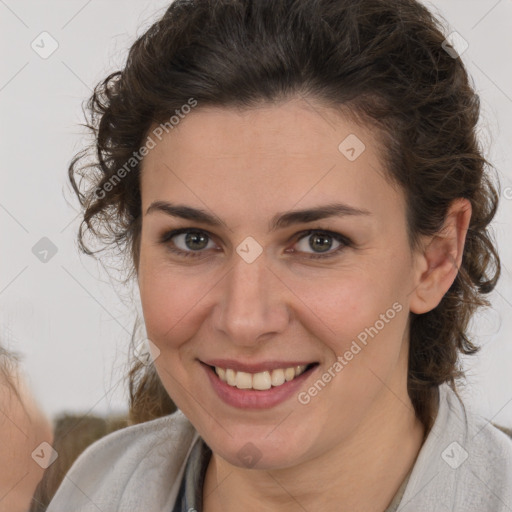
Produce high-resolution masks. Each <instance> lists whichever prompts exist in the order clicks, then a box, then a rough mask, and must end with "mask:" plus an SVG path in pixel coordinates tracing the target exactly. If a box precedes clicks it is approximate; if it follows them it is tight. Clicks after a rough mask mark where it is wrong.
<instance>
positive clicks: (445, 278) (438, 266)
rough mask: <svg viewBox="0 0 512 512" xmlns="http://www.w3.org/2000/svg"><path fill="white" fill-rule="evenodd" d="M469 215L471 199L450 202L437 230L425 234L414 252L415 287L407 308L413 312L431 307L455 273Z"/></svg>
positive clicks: (452, 279) (436, 303)
mask: <svg viewBox="0 0 512 512" xmlns="http://www.w3.org/2000/svg"><path fill="white" fill-rule="evenodd" d="M470 219H471V203H470V202H469V200H467V199H463V198H459V199H456V200H455V201H453V202H452V204H451V205H450V208H449V209H448V212H447V214H446V218H445V221H444V224H443V227H442V228H441V230H440V231H439V232H438V233H436V234H435V235H433V236H431V237H428V238H426V239H425V240H424V241H423V243H422V248H421V249H419V252H417V254H416V258H417V266H416V269H417V270H416V277H415V284H416V287H415V288H414V290H413V291H412V292H411V297H410V310H411V312H413V313H416V314H422V313H426V312H428V311H431V310H432V309H434V308H435V307H436V306H437V305H438V304H439V303H440V302H441V299H442V298H443V296H444V295H445V293H446V292H447V291H448V290H449V288H450V286H451V285H452V283H453V281H455V278H456V277H457V273H458V271H459V268H460V265H461V262H462V253H463V251H464V243H465V241H466V233H467V231H468V227H469V221H470Z"/></svg>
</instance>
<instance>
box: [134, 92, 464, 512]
mask: <svg viewBox="0 0 512 512" xmlns="http://www.w3.org/2000/svg"><path fill="white" fill-rule="evenodd" d="M350 134H355V135H356V136H357V137H358V138H359V139H360V140H361V141H363V142H364V144H365V146H366V149H365V151H364V152H363V153H362V154H361V155H360V156H359V157H358V158H357V159H356V160H355V161H349V160H348V159H347V158H346V157H345V156H344V155H343V154H342V153H341V152H340V151H339V150H338V145H339V144H340V142H341V141H343V140H344V139H345V138H346V137H347V136H348V135H350ZM141 194H142V210H143V221H142V232H141V239H140V259H139V262H138V281H139V287H140V294H141V301H142V307H143V313H144V318H145V323H146V328H147V332H148V338H149V339H150V340H151V341H152V342H153V343H154V344H155V345H156V346H157V347H158V349H159V350H160V354H159V356H158V357H157V358H156V359H155V365H156V368H157V371H158V373H159V376H160V378H161V380H162V383H163V385H164V386H165V388H166V390H167V391H168V392H169V394H170V396H171V398H172V399H173V400H174V401H175V403H176V404H177V405H178V407H179V408H180V409H181V410H182V411H183V412H184V413H185V415H186V416H187V417H188V418H189V419H190V421H191V422H192V423H193V425H194V426H195V427H196V429H197V430H198V432H199V433H200V435H201V436H202V437H203V439H204V440H205V441H206V443H207V444H208V445H209V446H210V447H211V449H212V451H213V456H212V459H211V461H210V464H209V466H208V470H207V474H206V479H205V485H204V489H203V497H204V510H205V511H206V512H213V511H218V510H221V509H222V510H223V511H224V512H226V511H228V512H229V511H232V510H233V511H234V510H240V507H242V509H243V510H261V509H262V505H263V504H264V508H265V510H268V511H274V510H279V511H288V510H290V511H292V510H293V511H295V510H301V509H302V508H301V507H303V509H305V510H325V511H331V510H332V511H337V512H340V511H341V512H343V511H351V512H354V511H363V510H364V511H375V512H377V511H380V512H382V511H383V510H385V508H386V506H387V505H388V504H389V503H390V501H391V500H392V498H393V496H394V494H395V493H396V491H397V489H398V488H399V486H400V484H401V482H402V481H403V479H404V477H405V476H406V475H407V473H408V472H409V471H410V469H411V467H412V465H413V464H414V461H415V459H416V456H417V454H418V452H419V449H420V448H421V445H422V442H423V439H424V434H425V432H424V428H423V425H422V424H421V423H420V422H419V421H418V420H417V418H416V417H415V414H414V410H413V407H412V404H411V401H410V399H409V397H408V394H407V357H408V318H409V312H410V311H413V312H415V313H423V312H426V311H429V310H430V309H432V308H434V307H435V306H436V305H437V304H438V303H439V301H440V300H441V298H442V296H443V295H444V293H446V291H447V290H448V288H449V287H450V285H451V283H452V282H453V280H454V279H455V276H456V274H457V266H458V265H460V260H461V255H462V249H463V245H464V237H465V232H466V230H467V226H468V223H469V218H470V215H471V209H470V205H469V203H468V202H467V201H465V200H460V201H456V202H454V204H453V205H452V208H451V209H450V212H449V215H448V216H447V221H446V224H445V226H444V228H443V230H442V232H440V233H439V235H438V236H437V235H436V236H434V237H430V238H424V239H421V241H420V248H419V249H418V250H415V251H413V250H412V249H411V247H410V245H409V241H408V238H407V232H406V217H405V198H404V194H403V191H402V190H401V189H400V188H399V187H397V186H396V185H392V184H391V182H390V181H389V180H388V179H386V178H385V173H384V168H383V164H382V155H381V149H380V146H379V138H378V133H377V132H376V131H375V130H372V129H371V128H370V127H369V126H363V125H361V124H356V123H355V122H354V121H353V120H351V119H349V118H347V117H345V116H343V115H341V114H340V113H335V112H334V111H331V110H327V109H325V108H322V107H321V106H320V104H319V103H317V102H315V101H314V100H312V99H309V100H308V101H307V102H306V101H304V100H303V99H299V98H293V99H291V100H289V101H287V102H282V103H279V104H275V105H264V106H261V107H259V108H255V109H251V110H245V111H237V110H235V109H221V108H200V106H199V107H198V108H197V109H195V110H194V111H193V112H192V113H190V114H188V115H187V116H186V118H185V119H184V120H182V121H181V122H180V124H179V125H178V126H177V127H175V128H174V129H173V131H171V132H169V133H168V134H166V135H165V136H164V138H163V139H162V141H161V142H159V143H158V144H157V146H156V147H155V148H154V149H152V150H151V151H150V153H149V154H148V155H147V156H146V157H145V159H144V162H143V169H142V176H141ZM154 201H167V202H171V203H176V204H182V205H187V206H190V207H193V208H200V209H203V210H205V211H207V212H209V213H211V214H213V215H215V216H216V217H217V218H219V219H221V220H222V221H223V222H224V224H225V225H221V226H220V227H211V226H208V225H205V224H203V223H201V222H195V221H190V220H185V219H181V218H177V217H173V216H170V215H167V214H165V213H163V212H161V211H158V210H153V211H151V212H149V213H146V212H147V210H148V208H149V206H150V205H151V204H152V203H153V202H154ZM335 202H342V203H345V204H347V205H350V206H351V207H354V208H358V209H360V210H365V211H367V212H369V213H368V214H365V215H347V216H336V217H329V218H325V219H322V220H317V221H314V222H306V223H300V224H294V225H291V226H288V227H285V228H281V229H277V230H276V231H273V232H271V231H269V229H268V224H269V221H270V219H272V218H273V216H275V215H276V214H280V213H282V212H285V211H288V210H299V209H301V210H302V209H306V208H313V207H318V206H325V205H326V204H330V203H335ZM177 228H193V229H200V230H204V231H206V234H207V235H208V234H209V235H210V236H211V238H210V241H209V242H208V245H207V247H206V248H204V249H201V251H200V254H199V257H183V256H180V255H178V254H175V253H173V252H171V251H170V247H172V246H173V242H174V247H177V248H179V249H181V250H183V251H188V252H194V251H193V249H191V248H190V247H189V246H186V245H185V242H184V236H183V235H182V236H177V237H174V238H173V239H171V240H168V241H167V242H166V243H162V242H161V237H162V236H163V235H164V234H165V233H167V232H169V231H170V230H172V229H177ZM308 229H318V230H323V231H325V230H328V231H330V232H334V233H340V234H342V235H343V236H345V237H348V238H349V239H350V240H351V243H350V244H349V245H347V246H344V247H342V250H341V251H340V252H337V253H336V254H334V253H335V251H336V249H337V248H338V246H339V244H338V243H337V242H336V240H335V239H331V240H332V248H331V249H329V251H328V252H330V253H331V254H334V255H333V256H331V257H330V258H325V259H312V258H311V255H315V254H318V251H317V252H315V250H314V249H313V248H311V247H310V246H309V244H308V242H309V240H310V238H308V235H304V234H300V233H301V232H302V231H304V230H308ZM248 236H251V237H253V238H254V239H255V240H256V241H257V242H258V243H259V244H260V246H261V247H262V249H263V252H262V253H261V255H260V256H259V257H258V258H257V259H256V260H255V261H253V262H252V263H250V264H249V263H247V262H246V261H244V259H242V258H241V257H240V256H239V254H238V253H237V252H236V248H237V246H238V245H239V244H240V243H241V242H242V241H243V240H244V239H245V238H246V237H248ZM195 254H198V252H197V251H195ZM394 303H399V304H400V305H401V306H402V310H401V311H400V312H399V313H397V314H396V316H394V318H393V319H392V320H390V321H389V322H388V323H386V324H385V327H384V328H382V329H381V330H380V331H379V332H378V334H377V335H376V336H374V338H370V339H369V341H368V343H367V345H366V346H365V347H364V348H363V349H362V350H361V351H360V352H359V353H358V354H357V355H356V356H354V358H353V359H352V360H351V361H349V362H348V364H347V365H346V366H344V368H343V370H342V371H340V372H338V373H337V374H336V376H335V377H334V378H332V380H331V381H330V382H329V384H328V385H327V386H325V388H323V389H322V390H321V391H320V392H319V393H318V394H317V395H316V396H315V397H314V398H312V399H311V401H310V402H309V403H308V404H307V405H303V404H301V403H299V401H298V400H297V397H296V396H293V397H291V398H290V399H288V400H286V401H285V402H284V403H282V404H279V405H277V406H275V407H272V408H270V409H267V410H242V409H237V408H234V407H232V406H230V405H227V404H225V403H224V402H222V401H221V400H220V399H219V398H218V396H217V395H216V394H215V392H214V391H213V389H212V387H211V385H210V383H209V380H208V379H207V377H206V374H205V372H204V369H203V368H202V367H201V364H200V363H199V360H202V361H204V360H207V359H212V358H221V357H223V358H232V359H236V360H238V361H245V362H248V361H262V360H277V361H290V360H291V359H293V360H297V359H298V360H304V361H311V362H314V361H316V362H318V363H319V366H318V367H317V368H316V370H315V371H314V373H313V374H311V375H310V376H309V377H308V379H307V381H306V382H305V383H304V385H303V386H302V388H301V390H302V391H307V390H308V388H310V387H311V385H312V384H313V383H314V382H315V381H316V380H317V379H318V378H319V377H320V376H321V375H322V374H323V373H325V372H327V371H328V369H329V368H332V366H333V363H334V362H335V361H336V357H337V356H340V355H341V356H342V355H343V354H344V353H345V352H346V351H347V350H348V349H349V348H350V346H351V343H352V341H353V340H354V339H356V338H357V335H358V334H359V333H361V332H362V331H364V329H365V328H367V327H370V326H373V325H374V324H375V323H376V321H377V320H379V318H381V317H380V315H381V314H384V313H385V312H386V311H387V310H388V309H389V308H391V307H392V305H393V304H394ZM248 442H251V443H252V444H253V445H254V446H255V447H256V448H257V450H258V453H259V456H260V458H259V460H258V461H257V463H256V464H255V465H254V466H253V467H252V468H248V467H244V465H243V463H242V462H241V461H240V460H239V458H238V453H239V451H240V450H241V449H242V448H243V447H244V446H245V445H246V443H248Z"/></svg>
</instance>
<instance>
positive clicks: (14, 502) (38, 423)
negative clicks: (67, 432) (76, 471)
mask: <svg viewBox="0 0 512 512" xmlns="http://www.w3.org/2000/svg"><path fill="white" fill-rule="evenodd" d="M6 378H7V377H6V376H5V375H0V433H1V438H2V442H1V443H0V461H2V463H1V464H0V510H6V511H7V510H8V511H9V512H26V511H27V510H28V509H29V507H30V503H31V501H32V496H33V494H34V492H35V490H36V487H37V484H38V483H39V481H40V480H41V478H42V477H43V473H44V469H42V468H41V467H40V466H39V465H38V464H36V462H35V461H34V459H33V458H32V452H33V451H34V450H35V449H36V447H38V446H39V445H40V444H41V443H42V442H43V441H46V442H47V443H49V444H52V442H53V431H52V427H51V425H50V422H49V421H48V419H47V418H46V417H45V416H44V414H43V413H42V411H41V410H40V408H39V406H38V405H37V404H36V402H35V401H34V398H33V397H32V394H31V392H30V390H29V388H28V386H27V384H26V382H25V380H24V378H23V376H21V375H19V374H18V373H17V372H16V373H13V374H12V375H9V377H8V378H9V380H10V382H11V383H12V384H13V385H15V386H16V389H17V391H18V394H19V397H18V396H16V394H15V393H14V391H13V390H12V388H11V387H10V386H9V385H8V384H7V381H6Z"/></svg>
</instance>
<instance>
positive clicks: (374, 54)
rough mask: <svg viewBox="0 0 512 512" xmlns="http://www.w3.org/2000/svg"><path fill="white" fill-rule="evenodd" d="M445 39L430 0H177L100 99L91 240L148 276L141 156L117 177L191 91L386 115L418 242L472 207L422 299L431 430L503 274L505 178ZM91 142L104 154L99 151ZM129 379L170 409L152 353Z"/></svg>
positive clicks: (79, 170) (422, 357)
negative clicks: (463, 231)
mask: <svg viewBox="0 0 512 512" xmlns="http://www.w3.org/2000/svg"><path fill="white" fill-rule="evenodd" d="M444 41H445V35H443V27H442V25H441V23H440V21H439V20H438V19H437V18H436V17H435V16H434V15H433V14H432V13H431V12H430V11H429V10H428V9H427V8H425V7H424V6H423V5H421V4H420V3H418V2H417V1H415V0H396V1H394V2H388V1H385V0H272V1H271V2H264V1H258V0H193V1H192V0H176V1H174V2H173V3H172V4H171V5H170V6H169V7H168V9H167V10H166V12H165V14H164V15H163V16H162V17H161V19H159V20H158V21H156V22H155V23H154V24H153V25H152V26H151V27H150V28H149V29H148V30H147V31H146V32H145V33H144V34H143V35H142V36H140V37H139V38H138V39H137V40H136V41H135V43H134V44H133V46H132V47H131V48H130V51H129V54H128V58H127V62H126V65H125V67H124V69H122V70H120V71H116V72H114V73H112V74H110V75H109V76H108V77H107V78H105V80H103V81H102V82H100V83H99V84H98V85H97V86H96V88H95V90H94V93H93V95H92V96H91V98H90V99H89V101H88V103H87V110H88V118H87V124H86V126H87V127H88V128H89V129H90V130H91V131H92V133H93V135H94V143H93V145H92V146H91V147H90V148H86V149H84V150H83V151H82V152H81V153H79V154H78V155H77V156H76V157H75V158H74V160H73V161H72V163H71V165H70V167H69V178H70V180H71V183H72V186H73V188H74V190H75V192H76V193H77V194H78V197H79V199H80V203H81V205H82V207H83V210H84V216H83V222H82V225H81V228H80V232H79V235H78V237H79V242H80V246H81V248H82V249H83V250H84V251H85V252H86V253H88V254H93V253H96V252H97V251H93V250H92V249H91V247H90V245H89V242H88V241H87V240H86V237H87V236H88V235H90V236H92V237H94V238H95V239H96V241H98V240H99V241H100V242H101V243H102V245H101V247H102V249H105V248H107V247H115V248H117V249H118V250H119V253H120V254H124V255H125V256H128V257H129V260H130V262H129V263H130V264H129V268H130V275H129V277H133V276H134V272H136V268H137V262H138V256H139V254H138V250H139V235H140V229H141V220H140V219H141V198H140V187H139V168H140V162H137V163H136V164H135V165H133V168H132V169H130V170H129V172H125V173H123V177H122V179H117V182H116V183H115V184H114V186H113V182H112V179H113V178H115V177H116V173H118V171H119V170H120V169H121V168H122V167H123V165H124V166H125V170H126V162H128V161H129V160H130V158H132V157H133V156H134V155H135V154H136V152H137V150H138V149H139V148H140V147H141V146H142V145H143V144H144V141H145V140H146V137H147V135H148V131H149V129H150V126H152V125H153V123H162V122H164V121H165V120H167V119H169V116H170V115H172V114H173V113H174V112H176V111H177V110H179V109H180V108H181V107H182V106H183V105H185V104H187V103H188V102H190V99H191V98H193V99H194V101H197V105H198V107H197V108H201V107H202V106H218V107H238V108H246V109H249V108H254V107H257V106H258V105H261V104H264V103H275V102H278V101H280V100H283V99H289V98H291V97H296V96H301V97H303V98H310V99H314V100H316V101H318V102H320V103H321V104H323V105H327V106H329V107H331V108H332V109H337V110H341V111H343V112H344V113H345V115H347V114H348V115H351V116H353V117H354V118H356V119H358V120H360V121H363V122H366V123H369V124H371V125H372V126H374V127H375V128H377V129H378V133H379V134H380V136H381V141H382V142H383V147H384V148H385V151H384V155H383V158H384V161H385V163H386V166H387V173H388V175H389V178H390V180H391V181H392V182H394V183H397V184H399V185H400V186H401V187H402V190H403V191H404V194H405V196H406V200H407V210H408V211H407V215H408V234H409V239H410V244H411V247H415V246H416V244H417V242H418V239H419V237H420V236H422V235H433V234H435V233H436V232H438V231H439V230H440V228H441V227H442V224H443V221H444V218H445V215H446V212H447V209H448V208H449V206H450V204H451V203H452V202H453V201H454V200H455V199H456V198H467V199H468V200H469V201H470V202H471V206H472V217H471V222H470V227H469V230H468V232H467V237H466V245H465V249H464V254H463V259H462V264H461V266H460V268H459V272H458V275H457V277H456V279H455V281H454V283H453V285H452V286H451V288H450V289H449V291H448V292H447V293H446V295H445V296H444V298H443V299H442V301H441V303H440V304H439V305H438V306H437V307H436V308H435V309H433V310H432V311H429V312H428V313H425V314H421V315H414V314H412V313H411V322H410V351H409V353H410V355H409V369H408V392H409V395H410V397H411V400H412V403H413V405H414V407H415V411H416V414H417V416H418V418H419V419H420V420H421V421H422V422H423V424H424V425H425V426H427V428H428V427H429V425H430V424H431V421H432V418H433V415H434V414H435V401H436V397H437V387H438V386H439V385H440V384H442V383H443V382H448V383H449V384H450V385H451V386H452V388H454V389H456V381H457V380H458V379H459V378H461V377H463V373H462V370H461V368H460V365H459V362H458V361H459V355H460V354H473V353H475V352H476V351H477V350H478V347H477V346H476V345H475V343H474V342H473V341H471V340H470V339H469V337H468V333H467V329H468V322H469V320H470V318H471V316H472V314H473V313H474V312H475V310H476V309H477V308H478V307H479V306H483V305H489V302H488V301H487V299H486V298H485V297H484V295H485V294H487V293H489V292H490V291H491V290H493V288H494V287H495V285H496V282H497V279H498V277H499V274H500V262H499V257H498V254H497V251H496V248H495V246H494V244H493V241H492V238H491V235H490V233H489V230H488V228H489V223H490V222H491V220H492V219H493V217H494V214H495V212H496V209H497V202H498V193H497V187H498V186H499V185H494V184H493V181H494V180H492V179H491V177H490V174H489V172H488V171H490V170H492V167H491V166H490V165H489V163H488V162H487V160H486V159H485V158H484V156H483V154H482V150H481V148H480V146H479V142H478V140H477V136H476V125H477V122H478V119H479V111H480V105H479V97H478V95H477V94H476V93H475V91H474V89H473V87H472V84H471V83H470V80H469V77H468V74H467V71H466V69H465V67H464V65H463V63H462V61H461V59H460V58H459V57H457V56H456V55H455V56H453V52H450V53H451V55H450V54H449V53H448V52H447V51H446V50H445V48H446V43H445V42H444ZM454 57H456V58H454ZM167 131H168V130H167ZM91 149H92V152H93V153H94V155H93V161H92V162H89V163H85V160H86V157H87V156H89V155H90V154H91ZM132 164H133V161H132ZM84 178H85V182H86V187H85V188H83V187H82V185H83V183H82V181H83V179H84ZM117 178H119V174H118V175H117ZM109 183H110V186H108V184H109ZM129 377H130V383H131V384H130V396H131V408H132V414H133V415H134V417H136V418H138V420H140V421H144V420H145V419H151V418H152V417H155V416H156V415H161V414H166V413H168V412H171V410H172V402H170V401H168V402H166V404H163V402H162V400H164V399H163V398H162V397H164V396H167V395H166V393H165V392H164V391H163V388H162V385H161V383H160V382H159V380H158V377H157V376H156V372H155V369H154V367H153V366H152V365H144V364H141V363H140V362H139V361H137V362H136V364H135V365H134V366H133V367H132V370H131V372H130V376H129ZM155 399H156V400H157V401H158V402H159V403H161V404H163V405H160V406H159V405H158V404H156V403H155ZM166 400H167V399H166ZM148 404H149V405H148Z"/></svg>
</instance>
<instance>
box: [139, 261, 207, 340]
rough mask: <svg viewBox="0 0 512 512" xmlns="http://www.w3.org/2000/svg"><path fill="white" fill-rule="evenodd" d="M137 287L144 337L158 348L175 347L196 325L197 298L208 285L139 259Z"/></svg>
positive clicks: (200, 279)
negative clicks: (142, 316) (144, 326)
mask: <svg viewBox="0 0 512 512" xmlns="http://www.w3.org/2000/svg"><path fill="white" fill-rule="evenodd" d="M139 289H140V297H141V304H142V311H143V315H144V322H145V325H146V330H147V333H148V338H149V339H150V340H151V341H153V342H154V343H155V344H156V345H157V346H158V347H159V348H160V350H165V349H174V348H178V346H179V344H180V343H181V340H186V339H188V338H189V336H192V335H193V332H194V330H193V326H196V327H197V325H200V322H201V321H202V320H201V318H202V316H203V314H202V308H201V298H202V297H203V296H204V295H205V293H206V292H207V290H208V287H207V286H206V285H205V282H204V279H202V278H201V277H199V276H193V274H192V273H188V272H183V271H182V272H180V271H176V270H172V269H169V268H168V265H166V264H162V263H158V262H151V263H150V262H149V261H147V264H146V262H145V261H144V260H141V265H140V270H139Z"/></svg>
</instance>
